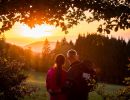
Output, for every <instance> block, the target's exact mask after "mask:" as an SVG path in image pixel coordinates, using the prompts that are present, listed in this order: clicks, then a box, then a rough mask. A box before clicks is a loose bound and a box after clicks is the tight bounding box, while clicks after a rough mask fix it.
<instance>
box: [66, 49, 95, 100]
mask: <svg viewBox="0 0 130 100" xmlns="http://www.w3.org/2000/svg"><path fill="white" fill-rule="evenodd" d="M67 58H68V61H69V63H70V68H69V70H68V72H67V81H66V87H67V97H68V99H67V100H88V93H89V92H90V86H88V83H87V82H89V80H90V78H91V75H92V73H93V71H92V70H91V68H89V66H86V65H85V64H84V63H83V62H81V61H80V60H79V57H78V54H77V52H76V50H73V49H71V50H69V51H68V52H67ZM88 65H89V64H88Z"/></svg>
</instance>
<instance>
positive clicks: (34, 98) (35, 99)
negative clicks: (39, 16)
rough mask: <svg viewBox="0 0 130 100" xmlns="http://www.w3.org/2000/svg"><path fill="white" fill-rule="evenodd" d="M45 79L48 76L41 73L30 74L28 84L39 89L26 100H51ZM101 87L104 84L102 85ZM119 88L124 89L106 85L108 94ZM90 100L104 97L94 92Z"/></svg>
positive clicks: (32, 72)
mask: <svg viewBox="0 0 130 100" xmlns="http://www.w3.org/2000/svg"><path fill="white" fill-rule="evenodd" d="M45 78H46V74H43V73H40V72H35V71H31V72H30V73H29V77H28V79H27V84H28V85H29V86H33V87H36V88H38V90H37V91H36V92H34V93H33V94H31V95H30V96H26V97H25V98H24V100H49V96H48V93H47V91H46V88H45ZM100 85H102V84H101V83H100ZM119 88H122V87H121V86H118V85H108V84H105V90H106V92H108V93H111V92H113V91H115V90H117V89H119ZM89 100H102V97H101V96H100V95H98V94H97V93H96V92H95V91H93V92H90V93H89Z"/></svg>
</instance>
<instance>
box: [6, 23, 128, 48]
mask: <svg viewBox="0 0 130 100" xmlns="http://www.w3.org/2000/svg"><path fill="white" fill-rule="evenodd" d="M98 25H99V23H98V22H93V23H90V24H87V23H86V22H81V23H80V24H79V25H77V26H74V27H73V28H71V29H69V33H68V34H65V33H64V32H62V31H61V29H60V28H55V27H54V26H47V25H42V26H37V28H34V29H30V28H29V27H28V26H26V25H23V24H20V23H16V24H15V25H14V26H13V28H12V29H11V30H9V31H6V32H5V37H6V40H7V41H9V42H11V43H14V44H18V45H21V46H25V45H27V44H30V43H32V42H35V41H41V40H44V39H45V38H46V37H47V38H48V39H49V41H56V40H60V39H61V38H63V37H66V38H67V40H70V39H71V40H73V41H75V39H76V38H77V36H78V34H79V33H87V32H90V33H91V32H96V30H97V26H98ZM111 35H112V36H114V37H118V36H121V37H123V38H125V39H126V40H127V39H130V29H129V30H126V31H123V30H120V31H118V32H111Z"/></svg>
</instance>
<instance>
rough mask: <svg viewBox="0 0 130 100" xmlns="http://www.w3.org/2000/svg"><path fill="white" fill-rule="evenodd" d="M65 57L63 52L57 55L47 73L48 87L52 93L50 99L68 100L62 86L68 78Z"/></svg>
mask: <svg viewBox="0 0 130 100" xmlns="http://www.w3.org/2000/svg"><path fill="white" fill-rule="evenodd" d="M64 63H65V57H64V56H63V55H62V54H59V55H57V57H56V59H55V64H54V66H53V67H51V68H50V69H49V71H48V73H47V78H46V87H47V91H48V93H49V94H50V100H66V95H65V93H64V92H63V91H62V88H63V86H64V84H65V80H66V72H65V71H64V70H63V68H62V67H63V65H64Z"/></svg>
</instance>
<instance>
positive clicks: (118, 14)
mask: <svg viewBox="0 0 130 100" xmlns="http://www.w3.org/2000/svg"><path fill="white" fill-rule="evenodd" d="M86 12H90V13H91V14H92V16H89V17H87V13H86ZM83 20H84V21H87V22H93V21H95V20H97V21H100V20H104V23H102V24H101V25H99V28H98V31H99V32H107V33H110V30H115V31H118V29H119V28H120V29H124V30H125V29H128V28H130V0H0V22H2V24H3V25H2V27H1V29H0V31H1V32H4V31H6V30H9V29H10V28H12V26H13V25H14V24H15V22H20V23H24V24H27V25H28V26H30V27H34V26H35V24H39V25H40V24H43V23H46V24H51V25H55V26H60V27H61V28H62V30H63V31H67V29H68V28H70V27H72V26H73V25H77V24H78V23H79V22H80V21H83Z"/></svg>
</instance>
